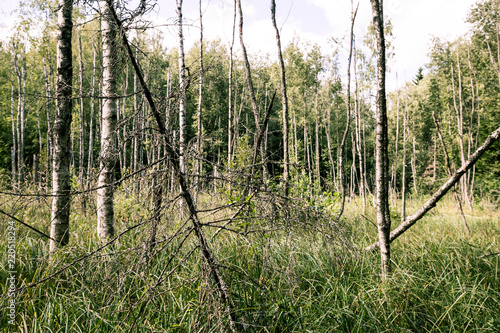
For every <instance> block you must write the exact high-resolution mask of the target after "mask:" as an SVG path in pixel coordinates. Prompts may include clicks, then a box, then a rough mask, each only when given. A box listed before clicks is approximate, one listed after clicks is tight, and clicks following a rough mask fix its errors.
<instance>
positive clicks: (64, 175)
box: [50, 0, 73, 253]
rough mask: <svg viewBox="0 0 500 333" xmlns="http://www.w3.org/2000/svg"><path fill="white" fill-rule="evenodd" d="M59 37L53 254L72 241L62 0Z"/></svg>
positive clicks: (63, 0) (68, 56)
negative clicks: (70, 235) (70, 231)
mask: <svg viewBox="0 0 500 333" xmlns="http://www.w3.org/2000/svg"><path fill="white" fill-rule="evenodd" d="M59 6H60V7H59V12H58V36H57V86H56V115H55V122H54V156H53V165H52V195H53V198H52V222H51V228H50V237H51V238H52V239H51V241H50V252H51V253H53V252H54V251H55V250H56V249H57V247H59V246H64V245H66V244H67V243H68V240H69V213H70V199H71V198H70V191H71V187H70V173H69V162H70V131H71V111H72V108H73V100H72V98H71V97H72V96H71V95H72V89H71V87H72V79H73V62H72V50H71V39H72V30H73V21H72V17H71V16H72V11H73V1H72V0H59Z"/></svg>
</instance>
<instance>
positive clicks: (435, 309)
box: [0, 195, 500, 332]
mask: <svg viewBox="0 0 500 333" xmlns="http://www.w3.org/2000/svg"><path fill="white" fill-rule="evenodd" d="M204 200H206V201H211V202H213V201H214V198H213V197H210V198H208V197H207V198H205V199H204ZM215 201H216V200H215ZM4 202H7V201H6V200H5V201H4ZM134 202H135V201H134V200H131V199H130V197H126V196H125V195H123V196H121V197H120V196H119V197H118V198H117V212H116V216H117V227H118V228H117V229H118V230H120V231H122V230H125V229H126V228H127V227H130V226H132V225H134V224H136V223H138V222H142V221H147V220H146V219H147V209H145V208H146V206H147V205H137V204H134ZM419 204H420V202H419V201H418V200H413V201H411V202H410V205H409V208H408V212H411V211H412V210H413V209H414V208H416V207H418V205H419ZM16 205H17V206H16ZM395 206H396V205H395ZM15 208H22V209H18V210H17V215H16V216H19V217H22V218H23V220H24V221H25V222H27V223H30V224H32V225H34V226H36V227H37V228H40V229H41V230H43V231H47V230H48V226H47V221H49V209H48V205H47V203H46V202H45V203H44V202H37V201H28V202H27V201H24V202H23V203H21V202H17V203H16V202H10V203H9V204H7V203H6V204H4V206H3V209H4V210H7V209H11V210H12V209H15ZM176 210H178V208H177V207H173V208H172V209H171V210H170V211H166V212H165V216H164V218H163V221H166V223H164V224H163V225H162V227H161V228H160V230H159V235H161V237H163V238H161V241H160V242H159V243H158V244H157V245H156V247H155V251H156V252H155V254H154V256H153V257H152V259H151V260H150V261H149V262H148V263H146V262H144V261H143V260H142V259H141V258H142V254H143V237H142V236H143V234H144V233H145V231H146V229H147V227H148V224H145V225H144V226H143V227H139V228H136V229H133V230H131V231H130V232H128V233H126V234H125V235H124V236H123V237H121V238H120V239H119V241H118V242H117V243H116V244H115V246H114V248H113V249H107V250H106V252H103V251H101V252H98V253H97V254H96V255H93V256H91V257H89V258H87V259H86V260H82V261H79V262H77V263H75V264H74V265H72V266H71V267H70V268H68V269H66V270H64V271H63V272H62V273H60V274H58V275H57V276H55V277H54V278H52V279H50V280H48V281H46V282H44V283H41V284H39V285H37V286H35V287H32V288H28V289H26V290H25V291H24V292H22V293H21V294H19V295H18V297H17V299H16V306H17V309H16V313H17V317H16V323H17V326H12V325H9V324H8V318H7V317H6V316H5V315H4V314H5V311H4V313H2V316H1V317H0V318H1V319H0V327H2V329H3V331H4V332H9V331H12V332H18V331H20V332H224V331H227V329H228V326H227V324H228V323H227V315H226V313H225V310H224V306H223V305H221V304H220V302H219V301H218V298H217V296H216V295H215V291H214V290H213V287H212V284H211V281H210V278H209V277H208V276H207V274H206V269H205V268H204V263H203V262H202V260H201V256H200V253H199V250H198V248H197V241H196V238H195V237H193V235H192V233H190V231H189V229H188V228H185V229H180V228H181V226H182V225H183V223H184V221H182V220H179V219H176V218H175V216H176ZM360 211H361V209H360V207H359V205H358V204H356V203H350V204H349V205H348V207H347V210H346V213H345V219H344V221H343V224H344V225H345V229H347V230H349V233H348V237H349V239H350V240H351V242H352V243H353V244H355V245H356V246H357V247H359V248H363V246H366V245H368V244H369V243H370V242H371V241H373V240H375V237H376V236H375V235H376V232H375V228H374V227H373V225H372V224H371V222H369V220H374V212H373V209H371V208H369V209H368V210H367V212H366V213H365V214H361V213H360ZM397 211H398V210H397V207H396V209H394V216H393V219H394V224H397V223H398V222H397V221H399V217H398V216H397V215H398V213H397ZM211 214H212V215H211V218H212V219H219V218H223V217H224V213H221V212H219V213H211ZM466 214H467V215H469V216H474V217H470V218H468V222H469V226H470V228H471V235H470V237H469V236H467V235H465V233H464V231H463V226H462V222H461V220H460V218H459V216H458V215H457V214H456V209H455V207H454V204H453V202H452V201H450V200H449V199H446V200H445V201H444V202H443V203H440V204H439V205H438V207H437V208H436V209H435V211H433V212H432V213H431V214H430V215H429V216H428V217H426V218H425V219H423V220H422V221H420V222H418V223H417V225H416V226H414V227H413V228H412V229H411V230H409V231H408V232H407V233H406V234H404V235H403V236H401V237H400V238H399V239H398V240H396V241H395V242H394V243H393V257H392V258H393V264H394V272H393V274H392V277H391V278H390V279H389V280H388V281H386V282H384V283H381V282H380V278H379V275H378V274H379V256H378V253H371V254H369V253H363V252H362V251H355V250H346V249H343V248H342V247H341V246H339V244H338V243H336V242H332V241H331V239H329V238H328V237H327V235H325V234H323V233H321V232H316V231H314V229H310V230H302V231H301V229H300V228H296V229H292V228H284V229H280V230H276V231H273V232H256V233H251V234H249V235H248V236H247V237H242V236H237V235H235V234H233V233H229V232H227V231H225V232H221V233H220V234H219V235H218V237H217V238H214V239H212V238H211V235H213V233H214V231H215V228H205V230H206V232H207V237H208V239H210V240H211V241H210V245H211V247H212V248H213V250H214V254H215V256H216V257H217V258H218V259H219V261H220V263H221V270H222V272H223V274H224V278H225V279H226V281H227V282H228V284H229V288H230V290H231V292H232V297H233V301H234V303H235V309H236V313H235V314H236V317H237V318H238V320H239V321H240V322H241V323H242V324H241V325H242V326H241V327H242V329H243V331H245V332H498V328H499V327H500V277H499V264H500V256H498V255H496V256H489V257H485V258H478V257H479V256H481V255H484V254H487V253H492V252H498V251H500V249H499V248H500V240H499V239H500V214H499V212H498V211H495V210H494V209H493V208H492V207H489V206H488V205H487V204H486V203H483V204H479V205H478V207H476V209H475V210H474V211H472V212H471V211H468V212H466ZM208 215H210V214H209V213H207V214H206V216H208ZM362 215H363V216H362ZM72 221H74V222H73V225H72V234H71V245H70V246H69V247H67V248H65V249H64V250H63V251H61V252H60V253H58V254H57V256H56V257H55V258H54V259H53V260H52V261H49V260H48V253H47V252H48V243H47V242H46V241H45V240H43V239H41V238H40V237H39V236H37V235H36V234H34V233H33V232H31V231H29V230H27V229H26V228H23V227H21V226H17V227H16V231H17V237H16V251H17V253H16V255H17V286H18V287H21V286H25V285H28V284H31V283H33V282H36V281H39V280H40V279H43V278H46V277H48V276H50V275H51V274H53V273H54V272H56V271H58V269H60V268H61V267H64V266H65V265H67V264H68V263H71V262H73V261H74V260H77V259H78V258H80V257H81V256H83V255H85V254H87V253H89V252H90V251H92V250H94V249H96V248H97V247H98V246H99V242H98V240H97V237H96V233H95V230H94V229H95V226H94V224H95V217H94V216H92V215H90V214H89V215H87V216H85V215H82V214H81V213H79V212H77V211H76V210H75V211H74V212H73V215H72ZM308 222H309V223H312V222H314V221H312V222H311V221H308ZM0 223H1V227H2V228H3V229H4V230H5V228H6V227H7V223H8V219H6V218H5V217H0ZM253 223H258V219H255V220H254V222H253ZM145 228H146V229H145ZM240 228H245V223H242V225H240ZM212 229H213V230H212ZM178 230H181V232H180V233H179V235H178V236H177V237H174V238H171V237H170V236H172V235H173V234H174V232H176V231H178ZM238 230H239V229H238ZM159 239H160V238H159ZM0 250H1V251H2V253H3V254H6V251H7V239H6V237H2V239H0ZM3 258H4V260H2V267H1V269H0V292H1V293H2V294H4V293H5V292H6V288H7V283H6V279H7V266H6V259H5V255H4V257H3ZM1 299H2V308H5V307H6V305H7V303H6V302H7V301H8V299H7V297H6V295H5V294H4V295H3V296H2V298H1Z"/></svg>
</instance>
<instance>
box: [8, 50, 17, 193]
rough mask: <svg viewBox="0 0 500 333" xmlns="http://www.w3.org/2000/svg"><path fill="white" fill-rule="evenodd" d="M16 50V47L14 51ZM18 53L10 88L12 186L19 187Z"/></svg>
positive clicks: (13, 56) (13, 59) (13, 58)
mask: <svg viewBox="0 0 500 333" xmlns="http://www.w3.org/2000/svg"><path fill="white" fill-rule="evenodd" d="M13 52H15V48H14V51H13ZM15 57H16V54H15V53H13V55H12V63H11V65H12V67H11V68H12V72H11V76H12V79H11V90H10V119H11V121H12V148H11V160H12V187H13V188H14V189H15V188H17V129H16V120H15V119H16V118H15V115H14V75H15V72H14V64H15Z"/></svg>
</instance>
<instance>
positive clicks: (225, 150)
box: [0, 0, 500, 206]
mask: <svg viewBox="0 0 500 333" xmlns="http://www.w3.org/2000/svg"><path fill="white" fill-rule="evenodd" d="M498 3H499V2H498V1H495V0H491V1H483V2H480V3H478V4H477V5H475V6H474V7H473V8H472V10H471V12H470V14H469V16H468V21H469V23H471V27H472V28H471V30H470V32H469V33H468V34H467V35H465V36H463V37H461V38H459V39H457V40H455V41H451V42H449V41H444V40H439V39H435V40H434V41H433V47H432V49H431V50H430V51H429V53H430V58H431V62H430V63H429V64H428V65H427V68H426V69H425V70H421V71H419V73H415V77H414V79H413V80H412V81H411V82H408V83H406V84H405V85H404V86H403V87H402V88H400V89H398V90H397V91H394V92H392V93H391V94H390V97H389V103H388V106H389V111H388V112H389V113H388V115H389V147H390V149H389V158H390V177H391V182H390V184H391V189H392V193H394V195H399V196H401V194H402V193H411V194H412V195H425V194H429V193H431V192H433V191H434V190H435V189H436V188H437V187H439V186H440V184H441V183H442V182H443V180H445V179H447V178H448V174H447V167H446V159H445V154H444V151H443V146H444V147H446V149H447V154H448V155H449V163H450V168H451V170H455V169H456V168H458V167H459V166H460V165H462V164H463V162H464V161H466V160H467V159H468V157H469V156H470V155H471V154H472V153H473V152H474V151H475V149H476V148H477V146H478V144H480V143H481V142H482V141H483V140H484V139H485V137H486V136H487V135H488V134H489V133H491V131H492V130H494V129H495V128H496V127H498V124H499V123H500V113H499V112H498V110H497V108H498V105H499V99H500V90H499V89H500V88H499V87H500V70H499V66H500V63H499V61H500V59H499V58H498V54H500V43H499V30H498V20H497V18H498V15H499V13H500V11H499V10H498ZM25 6H26V5H25ZM29 6H30V7H25V8H24V10H23V18H24V19H23V21H22V22H21V23H19V24H18V26H17V27H16V29H15V30H13V32H12V36H10V37H9V38H10V39H9V40H8V41H5V40H4V42H3V43H2V45H1V51H0V57H1V59H2V61H1V64H0V75H1V77H2V79H1V84H0V90H1V95H0V96H1V97H0V105H1V111H0V112H1V116H0V128H1V131H0V133H1V134H0V170H1V172H2V175H3V178H4V182H5V183H7V184H9V185H11V186H12V187H13V188H15V189H20V188H22V187H23V186H26V184H27V183H35V184H38V185H41V186H46V187H50V178H51V176H50V175H51V167H52V166H51V160H52V152H53V139H52V135H53V126H54V116H55V110H56V108H55V104H56V99H55V85H56V55H55V50H56V17H55V15H56V12H55V9H56V4H55V3H53V2H52V3H48V4H47V3H43V4H41V3H39V2H33V3H31V4H30V5H29ZM86 11H89V8H83V7H82V8H75V9H74V12H73V21H74V22H75V24H74V28H73V41H72V48H73V84H72V99H73V109H72V122H71V149H70V165H71V175H72V178H73V183H72V186H73V189H74V190H77V189H80V190H82V189H86V188H89V185H88V184H89V183H91V182H94V181H95V179H96V177H97V175H98V173H99V156H100V155H99V154H100V151H101V141H100V139H99V138H100V136H101V123H102V117H101V116H102V108H103V102H104V100H105V99H104V98H103V55H102V49H103V46H102V34H101V33H100V29H101V23H100V17H99V16H98V15H97V14H95V13H90V12H86ZM121 15H123V16H124V17H125V12H123V13H122V14H121ZM45 18H47V19H46V20H45ZM129 23H130V24H131V25H132V21H130V22H129ZM236 23H237V22H236ZM134 24H135V23H134ZM206 24H210V22H207V23H206ZM134 28H137V26H136V25H135V26H134ZM35 30H36V31H38V32H37V33H36V34H32V33H31V32H32V31H35ZM128 33H129V34H130V36H129V38H130V39H131V45H132V46H133V52H134V53H135V57H136V58H137V60H138V63H139V65H140V68H141V70H142V72H143V75H144V77H145V80H146V81H147V84H148V86H149V87H150V90H151V92H152V94H153V97H154V99H155V102H156V104H157V108H158V110H160V112H161V114H162V120H163V121H164V123H165V128H166V130H167V132H168V133H169V136H170V137H171V140H172V143H173V145H174V147H177V149H179V147H180V146H179V144H180V141H181V140H180V138H181V137H180V136H179V133H180V130H181V125H184V126H185V145H186V149H187V150H188V151H190V152H191V154H192V156H197V157H198V158H199V159H201V160H202V161H203V163H198V162H197V161H198V159H197V158H194V157H193V158H192V159H188V160H187V161H186V163H187V168H188V169H187V170H186V173H188V174H198V172H199V171H200V172H201V175H204V176H210V177H212V176H214V177H215V178H217V175H218V173H221V172H223V169H224V168H231V169H238V168H242V167H248V166H250V165H251V164H252V154H253V152H252V149H253V145H254V138H255V137H256V136H257V134H258V131H259V127H260V126H262V125H263V124H264V121H265V118H266V111H267V110H268V108H269V107H270V105H271V107H270V113H269V119H268V121H267V122H266V128H263V129H262V131H263V132H264V135H263V139H262V151H263V155H262V157H263V159H262V161H261V162H262V165H263V168H258V170H257V171H256V172H258V173H259V175H260V177H264V178H265V179H266V180H268V181H269V182H279V180H280V179H281V177H282V174H283V170H284V165H283V161H284V150H283V147H284V143H283V114H282V112H283V111H282V110H283V107H282V100H281V98H280V94H281V86H280V84H281V83H280V82H281V81H280V68H279V65H278V58H277V56H276V55H274V54H271V55H266V56H260V57H257V56H252V55H251V52H250V61H249V64H248V65H249V67H250V72H251V78H252V81H253V92H250V91H249V88H248V84H247V77H246V62H245V60H244V57H243V56H242V54H241V47H239V41H238V26H237V24H236V26H235V38H234V39H233V43H232V44H230V45H226V44H224V43H223V42H221V41H220V40H214V41H205V40H203V41H202V44H200V43H199V42H198V43H197V44H196V45H195V46H194V47H192V48H191V49H190V50H188V51H187V52H186V54H185V59H184V62H185V76H186V77H185V82H184V83H183V84H181V83H180V80H179V77H180V76H179V57H180V54H179V48H178V46H174V45H169V46H167V48H165V46H164V44H163V40H162V36H161V34H159V33H158V32H157V31H156V30H155V29H148V28H147V27H143V28H141V29H134V30H132V29H130V30H129V32H128ZM116 40H117V43H118V45H117V48H116V64H115V66H116V71H117V80H116V87H117V92H116V94H117V97H118V98H117V127H116V144H117V147H118V151H117V158H116V163H115V166H114V169H115V178H116V180H118V179H120V178H121V177H123V176H127V175H130V174H132V173H137V172H139V171H140V170H141V169H143V168H145V167H147V166H148V165H151V164H153V163H155V162H156V161H159V160H162V159H163V158H164V157H165V156H166V151H165V148H164V147H162V145H161V144H160V143H161V142H162V141H161V139H160V138H159V135H158V131H157V129H156V124H155V122H154V119H153V116H152V114H151V110H150V106H149V104H148V103H147V101H146V100H145V97H144V94H143V89H142V87H141V85H140V83H139V80H138V77H137V74H136V73H135V71H134V68H133V66H132V65H131V63H130V60H129V57H128V55H127V54H126V51H125V48H124V47H123V45H122V41H121V39H120V38H119V37H117V38H116ZM373 40H374V35H373V31H371V32H368V33H367V36H366V38H365V41H364V45H357V46H356V45H355V48H354V50H355V51H354V53H353V60H352V68H351V72H352V74H351V81H352V82H351V91H350V103H351V105H350V114H349V117H350V119H349V120H350V121H349V123H350V130H349V132H348V135H347V136H346V141H345V148H344V149H343V154H344V156H343V159H342V161H343V166H340V165H339V160H340V158H339V157H340V156H339V150H340V146H341V141H342V138H343V134H344V131H345V130H346V125H347V124H348V122H347V117H348V116H347V105H346V103H347V102H346V100H347V98H346V96H347V93H348V92H347V89H346V87H347V82H343V81H342V79H341V77H342V78H345V77H346V75H345V73H341V72H340V70H339V67H340V66H339V58H338V57H339V55H338V54H325V53H324V51H323V50H322V49H321V47H320V46H319V45H311V44H310V43H308V42H307V41H301V40H299V39H298V38H297V39H295V40H294V41H293V42H291V43H290V44H288V45H284V46H283V60H284V67H285V72H286V78H287V80H286V83H287V86H286V88H287V94H288V109H289V113H288V123H289V126H288V128H289V130H288V142H287V145H286V146H287V147H288V152H287V153H288V156H289V163H290V166H291V168H290V172H289V179H290V180H292V181H293V182H295V183H296V184H302V185H301V186H304V188H306V189H307V191H310V192H311V194H320V193H322V192H329V191H333V192H340V189H341V185H340V177H339V172H340V171H339V168H341V167H343V168H344V169H343V170H344V174H345V177H344V185H345V188H346V197H354V196H362V197H363V198H366V194H367V193H370V192H372V191H373V190H374V181H375V180H374V168H375V155H374V151H375V114H374V112H375V111H374V97H373V96H374V95H375V77H376V72H375V61H376V58H375V50H374V49H373V47H374V46H373V45H374V42H373ZM200 45H202V46H203V48H202V50H200ZM236 49H237V50H238V52H237V53H236V52H233V50H236ZM200 51H202V53H201V54H202V57H203V68H200ZM388 61H389V64H390V61H391V60H390V59H389V60H388ZM389 67H390V65H389ZM230 73H231V75H230ZM200 74H202V76H200ZM200 77H202V80H203V81H202V85H201V87H200V84H199V83H200ZM344 81H345V80H344ZM183 86H184V87H185V89H182V87H183ZM200 92H201V98H200ZM275 92H277V96H276V97H275V98H274V100H273V99H272V97H273V95H274V93H275ZM252 95H254V98H253V97H252ZM183 99H184V100H185V102H183V103H182V104H184V110H185V117H184V119H185V124H180V119H182V118H180V117H179V106H180V105H179V104H180V101H181V100H183ZM253 100H254V101H255V103H256V105H255V106H254V105H253ZM200 101H201V104H200ZM255 107H256V108H257V109H258V113H257V114H256V113H255ZM200 110H201V113H200V114H201V117H199V115H198V113H199V112H200ZM433 115H434V117H435V120H436V121H434V120H433ZM200 121H201V123H200ZM436 124H438V125H439V127H440V132H441V134H442V138H443V139H442V141H441V140H440V138H439V135H438V132H437V130H436ZM198 136H200V137H201V138H202V139H201V141H200V142H198V141H199V138H198ZM496 147H498V145H497V146H496ZM194 152H196V154H194ZM187 154H188V153H186V155H187ZM259 157H260V156H259ZM161 163H166V162H165V161H163V162H161ZM198 168H200V169H198ZM203 179H204V180H203V181H202V182H201V184H200V186H201V187H202V188H206V189H208V188H211V187H212V186H214V183H213V180H211V179H212V178H203ZM499 179H500V152H499V150H498V149H491V150H490V151H489V152H487V153H486V154H485V156H484V157H483V158H482V160H481V161H480V162H478V163H477V165H476V166H475V167H474V168H473V169H472V170H470V171H469V172H468V173H467V175H466V176H465V177H464V178H463V179H462V180H461V182H460V194H461V198H462V200H463V201H464V202H465V203H467V204H468V205H470V206H472V205H473V202H474V199H475V198H477V197H478V196H480V197H484V196H489V197H490V198H492V200H494V201H498V195H499V193H498V189H499V186H500V185H499V184H500V181H499ZM172 187H173V185H169V188H172Z"/></svg>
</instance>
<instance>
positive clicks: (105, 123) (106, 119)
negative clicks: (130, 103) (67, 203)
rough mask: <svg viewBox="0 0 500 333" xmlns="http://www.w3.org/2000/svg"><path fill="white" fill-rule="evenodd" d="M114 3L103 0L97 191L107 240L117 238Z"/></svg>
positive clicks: (99, 220) (100, 222)
mask: <svg viewBox="0 0 500 333" xmlns="http://www.w3.org/2000/svg"><path fill="white" fill-rule="evenodd" d="M111 6H112V3H111V2H110V1H109V0H105V1H100V2H99V7H100V10H101V30H102V49H103V94H104V97H105V99H104V104H103V108H102V119H101V153H100V156H99V157H100V167H99V171H100V172H99V179H98V183H97V186H98V189H97V233H98V235H99V238H101V239H103V240H104V239H106V238H109V237H113V235H114V226H113V222H114V210H113V192H114V188H113V186H112V184H113V175H114V168H115V164H116V153H117V147H116V120H117V103H116V44H115V43H116V28H115V23H114V19H113V16H112V14H111V10H112V9H111Z"/></svg>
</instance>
